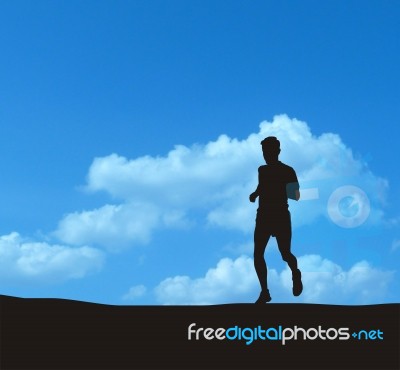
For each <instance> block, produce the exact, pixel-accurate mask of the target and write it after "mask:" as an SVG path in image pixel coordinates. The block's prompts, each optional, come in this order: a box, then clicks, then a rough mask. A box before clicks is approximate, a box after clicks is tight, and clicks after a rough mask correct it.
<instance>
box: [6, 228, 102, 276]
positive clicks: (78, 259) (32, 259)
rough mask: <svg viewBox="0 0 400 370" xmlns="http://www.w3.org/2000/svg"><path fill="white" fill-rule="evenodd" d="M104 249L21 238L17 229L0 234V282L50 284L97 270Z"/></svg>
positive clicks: (100, 265) (99, 267)
mask: <svg viewBox="0 0 400 370" xmlns="http://www.w3.org/2000/svg"><path fill="white" fill-rule="evenodd" d="M103 262H104V253H103V252H102V251H99V250H97V249H94V248H91V247H87V246H83V247H68V246H63V245H51V244H48V243H45V242H32V241H28V240H25V239H24V238H23V237H21V235H19V234H18V233H17V232H12V233H10V234H8V235H2V236H0V282H2V281H3V282H5V283H10V282H11V283H12V282H14V281H26V282H42V283H49V284H52V283H54V282H57V283H58V282H60V281H64V280H69V279H79V278H83V277H84V276H86V275H87V274H90V273H93V272H97V271H99V270H100V269H101V267H102V265H103Z"/></svg>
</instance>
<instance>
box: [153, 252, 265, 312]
mask: <svg viewBox="0 0 400 370" xmlns="http://www.w3.org/2000/svg"><path fill="white" fill-rule="evenodd" d="M257 281H258V280H257V275H256V274H255V271H254V265H253V260H252V259H251V258H250V257H247V256H244V255H243V256H240V257H238V258H237V259H236V260H232V259H230V258H223V259H221V260H220V261H219V262H218V264H217V266H216V267H215V268H211V269H209V270H208V271H207V273H206V275H205V276H204V277H202V278H198V279H191V278H190V277H189V276H175V277H171V278H167V279H165V280H163V281H162V282H161V283H160V284H159V285H158V286H157V287H156V290H155V291H156V295H157V298H158V300H159V301H160V302H161V303H163V304H213V303H228V302H229V301H230V299H232V298H233V297H235V298H236V299H240V297H242V299H243V297H246V296H247V295H248V293H249V292H250V291H255V292H256V291H257Z"/></svg>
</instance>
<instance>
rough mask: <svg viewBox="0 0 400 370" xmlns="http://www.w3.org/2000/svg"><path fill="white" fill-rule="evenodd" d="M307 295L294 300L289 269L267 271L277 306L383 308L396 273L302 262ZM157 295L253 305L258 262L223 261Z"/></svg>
mask: <svg viewBox="0 0 400 370" xmlns="http://www.w3.org/2000/svg"><path fill="white" fill-rule="evenodd" d="M298 263H299V267H300V269H301V270H302V275H303V278H302V280H303V284H304V290H303V293H302V295H301V296H300V297H298V298H294V297H292V277H291V272H290V270H289V268H285V269H284V270H283V271H281V272H280V273H279V272H277V271H276V270H275V269H268V283H269V290H270V292H271V296H272V298H273V301H278V302H279V301H284V302H299V303H324V304H373V303H380V302H381V300H382V298H383V297H384V296H385V294H386V293H387V290H388V286H389V284H390V282H391V281H392V280H393V278H394V272H391V271H382V270H379V269H377V268H374V267H373V266H371V265H370V264H369V263H368V262H366V261H360V262H357V263H355V264H354V265H353V266H352V267H350V268H349V269H348V270H347V271H346V270H345V269H343V268H342V267H341V266H340V265H338V264H336V263H334V262H332V261H330V260H327V259H324V258H322V257H321V256H319V255H305V256H302V257H300V258H299V259H298ZM155 294H156V297H157V299H158V301H159V302H160V303H161V304H167V305H171V304H178V305H179V304H189V305H203V304H204V305H205V304H223V303H237V302H247V303H250V302H253V301H255V300H256V299H257V298H258V294H259V283H258V279H257V276H256V274H255V271H254V266H253V259H252V258H250V257H248V256H246V255H242V256H240V257H238V258H237V259H235V260H232V259H230V258H224V259H221V260H220V261H219V262H218V263H217V266H216V267H214V268H211V269H209V270H208V271H207V272H206V274H205V275H204V276H203V277H200V278H196V279H192V278H190V277H189V276H179V275H178V276H174V277H169V278H167V279H165V280H163V281H162V282H161V283H160V284H159V285H158V286H157V287H156V288H155Z"/></svg>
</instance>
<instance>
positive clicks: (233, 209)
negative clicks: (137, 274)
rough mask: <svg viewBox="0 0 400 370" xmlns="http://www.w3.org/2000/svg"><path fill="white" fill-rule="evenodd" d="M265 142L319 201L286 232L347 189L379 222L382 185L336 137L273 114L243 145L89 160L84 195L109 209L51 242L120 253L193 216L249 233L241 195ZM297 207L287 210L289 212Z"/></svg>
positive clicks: (78, 216)
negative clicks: (98, 195) (273, 142)
mask: <svg viewBox="0 0 400 370" xmlns="http://www.w3.org/2000/svg"><path fill="white" fill-rule="evenodd" d="M271 135H272V136H277V137H278V138H279V140H280V141H281V149H282V152H281V156H280V159H281V160H282V162H284V163H287V164H289V165H290V166H292V167H294V169H295V170H296V172H297V174H298V177H299V180H300V186H301V187H307V186H310V184H311V185H312V186H313V187H315V186H316V185H315V184H317V186H318V187H320V191H319V193H320V194H321V198H320V199H317V200H313V201H304V202H299V204H301V210H302V211H301V215H300V214H299V212H294V215H293V216H292V220H293V225H294V227H297V226H299V225H302V224H307V223H311V222H312V221H313V220H315V219H316V218H317V217H321V216H326V217H328V216H327V204H326V203H327V199H328V195H329V194H328V193H330V192H332V191H333V190H335V188H336V187H338V186H341V185H347V184H349V183H350V184H353V185H356V186H359V187H360V188H361V189H362V190H363V191H364V192H365V193H366V194H367V195H368V197H370V199H369V200H370V203H371V213H370V215H369V221H370V222H379V220H381V219H382V217H383V211H382V207H381V201H382V199H383V198H384V196H385V192H386V188H387V182H386V181H385V180H384V179H381V178H379V177H377V176H375V175H374V174H372V173H371V172H370V171H369V169H368V167H367V166H366V164H365V163H363V162H362V161H361V160H357V159H355V158H354V156H353V154H352V151H351V149H350V148H348V147H347V146H346V145H345V144H344V143H343V142H342V140H341V138H340V136H339V135H336V134H332V133H324V134H322V135H320V136H315V135H313V134H312V132H311V129H310V127H309V126H308V125H307V124H306V123H305V122H302V121H299V120H297V119H291V118H289V117H287V116H286V115H279V116H275V117H274V119H273V121H272V122H266V121H264V122H262V123H261V124H260V126H259V131H258V132H257V133H252V134H250V135H249V136H248V137H247V138H245V139H243V140H239V139H236V138H230V137H228V136H227V135H221V136H219V137H218V139H217V140H215V141H210V142H208V143H207V144H204V145H200V144H195V145H192V146H191V147H187V146H184V145H177V146H175V148H174V149H173V150H171V151H170V152H169V153H168V154H167V155H166V156H158V157H152V156H143V157H139V158H135V159H128V158H125V157H123V156H121V155H118V154H115V153H114V154H111V155H108V156H105V157H99V158H95V159H94V160H93V162H92V164H91V166H90V168H89V171H88V175H87V185H86V188H87V189H88V190H89V191H91V192H99V191H104V192H106V193H108V194H109V195H110V196H111V197H112V199H113V202H114V203H115V204H107V205H104V206H102V207H100V208H98V209H94V210H85V211H80V212H75V213H71V214H69V215H66V216H65V217H64V218H63V219H62V220H61V221H60V222H59V225H58V228H57V230H56V231H55V235H56V236H57V237H58V238H59V239H60V240H61V241H63V242H66V243H71V244H73V245H84V244H91V243H94V244H95V245H99V246H103V247H105V248H107V249H109V250H120V249H123V248H125V247H126V246H131V245H135V244H143V243H146V242H148V241H149V240H151V235H152V233H153V232H155V231H156V230H157V229H159V228H162V227H182V226H184V227H185V226H187V225H190V224H191V222H192V221H193V219H192V218H191V213H193V212H199V213H201V214H202V215H203V218H202V219H201V220H199V219H197V220H196V221H198V222H202V223H208V224H209V225H213V226H216V227H222V228H228V229H236V230H241V231H243V232H246V233H247V232H251V231H252V230H253V227H254V218H255V212H256V208H257V206H256V205H255V204H251V203H250V202H249V201H248V196H249V194H250V193H251V192H252V191H254V189H255V187H256V186H257V168H258V166H260V165H262V164H263V163H264V161H263V158H262V153H261V146H260V141H261V140H262V139H264V138H265V137H266V136H271ZM324 197H325V198H324ZM299 204H295V202H291V204H290V207H291V208H293V209H294V210H296V209H297V207H300V205H299Z"/></svg>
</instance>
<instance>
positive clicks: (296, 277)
mask: <svg viewBox="0 0 400 370" xmlns="http://www.w3.org/2000/svg"><path fill="white" fill-rule="evenodd" d="M292 280H293V295H294V296H296V297H297V296H299V295H300V294H301V292H302V291H303V283H302V282H301V271H300V270H299V269H297V270H296V271H294V272H293V275H292Z"/></svg>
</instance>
